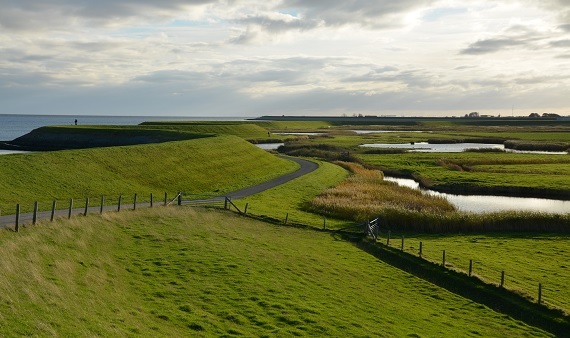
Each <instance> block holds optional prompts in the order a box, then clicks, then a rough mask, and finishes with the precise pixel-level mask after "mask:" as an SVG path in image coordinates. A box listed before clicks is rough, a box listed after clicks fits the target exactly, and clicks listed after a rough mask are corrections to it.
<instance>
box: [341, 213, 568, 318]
mask: <svg viewBox="0 0 570 338" xmlns="http://www.w3.org/2000/svg"><path fill="white" fill-rule="evenodd" d="M373 226H376V228H375V229H376V231H378V230H377V229H378V228H379V225H378V222H377V220H375V222H374V223H372V222H366V223H364V224H363V225H361V226H360V229H362V234H363V235H364V236H367V237H369V238H371V239H372V240H373V241H375V242H377V241H378V243H379V244H380V245H385V246H386V247H389V248H393V249H397V250H399V251H401V252H403V253H405V254H409V255H412V256H416V257H418V258H421V259H423V260H425V261H428V262H431V263H436V264H438V265H440V266H441V267H442V268H445V269H449V270H453V271H455V272H459V273H463V274H466V275H467V276H469V277H473V278H478V279H479V280H481V281H483V282H485V283H487V284H491V285H495V286H497V287H499V288H504V289H506V290H510V291H513V292H516V293H519V294H523V295H525V296H526V297H527V298H529V299H531V300H532V301H534V302H536V303H538V304H548V305H549V306H551V307H554V308H558V309H561V310H563V311H565V312H569V310H570V303H569V302H568V300H565V298H567V297H565V296H562V297H561V296H560V295H558V296H557V294H560V290H559V289H560V285H559V283H558V285H553V286H552V288H550V289H548V291H549V293H548V294H545V290H547V288H546V286H547V284H544V283H543V282H536V284H534V292H533V291H532V289H533V286H532V285H529V283H528V282H527V280H526V279H524V278H523V279H522V282H521V281H520V280H519V281H515V280H514V279H513V278H509V274H508V270H506V269H501V270H498V271H496V275H495V276H492V275H491V274H490V273H488V272H487V273H483V274H477V273H476V272H477V265H476V264H474V262H475V261H474V260H473V259H469V261H468V262H467V261H466V262H465V268H460V267H458V266H457V265H454V264H451V263H450V259H449V258H450V254H451V252H450V251H448V250H439V251H438V252H435V253H434V251H429V252H428V251H427V246H426V244H428V245H429V242H426V241H425V240H422V241H419V243H417V242H416V243H414V244H415V246H409V247H406V238H405V236H404V235H401V237H400V238H398V239H399V241H397V242H396V243H394V239H395V238H392V233H391V231H390V230H386V231H384V232H382V231H380V233H383V234H385V235H384V236H385V242H384V241H382V242H379V241H380V238H379V233H378V232H377V233H376V234H373V233H371V231H370V228H371V227H373ZM352 228H353V229H358V228H357V227H352ZM348 229H350V228H348ZM341 230H344V229H341ZM398 242H399V243H398ZM428 253H429V254H428ZM438 255H439V257H438ZM480 264H482V263H480ZM543 273H546V272H543ZM509 283H510V284H511V285H513V284H516V285H518V287H515V288H510V287H507V284H509ZM553 284H555V283H554V282H553ZM564 287H565V285H564ZM545 296H546V298H545ZM548 296H550V297H548Z"/></svg>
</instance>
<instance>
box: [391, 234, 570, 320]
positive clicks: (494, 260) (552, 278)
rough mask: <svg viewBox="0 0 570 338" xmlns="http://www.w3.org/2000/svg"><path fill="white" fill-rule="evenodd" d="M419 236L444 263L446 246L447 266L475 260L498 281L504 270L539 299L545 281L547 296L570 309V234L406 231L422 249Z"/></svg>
mask: <svg viewBox="0 0 570 338" xmlns="http://www.w3.org/2000/svg"><path fill="white" fill-rule="evenodd" d="M384 237H385V234H384ZM399 237H400V235H399V234H394V238H393V240H392V245H393V246H395V247H399V246H400V243H401V241H400V238H399ZM382 240H383V241H384V240H385V238H383V239H382ZM420 241H421V242H423V244H422V246H423V248H422V251H423V257H424V258H426V259H428V260H431V261H434V262H439V263H441V262H442V258H443V250H445V252H446V266H447V267H449V268H452V269H456V270H459V271H463V272H465V273H467V272H468V271H469V260H473V274H474V275H475V276H477V277H479V278H480V279H482V280H484V281H486V282H489V283H494V284H497V285H499V284H500V282H501V272H502V271H505V287H506V288H509V289H511V290H515V291H517V292H520V293H523V294H525V295H528V296H529V297H531V298H532V299H533V300H535V301H536V299H537V297H538V284H539V283H541V284H542V285H543V294H542V297H543V300H544V302H545V303H546V304H549V305H551V306H554V307H556V308H559V309H563V310H564V311H565V312H566V313H570V289H569V288H568V280H570V264H569V261H570V247H569V246H568V243H569V242H570V236H569V235H560V234H550V235H546V234H514V233H504V234H472V235H406V238H405V251H406V252H409V253H411V254H414V255H417V254H418V252H419V242H420Z"/></svg>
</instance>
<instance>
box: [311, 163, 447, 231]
mask: <svg viewBox="0 0 570 338" xmlns="http://www.w3.org/2000/svg"><path fill="white" fill-rule="evenodd" d="M338 164H339V165H341V166H344V167H345V168H347V169H348V170H350V171H351V172H352V175H351V176H350V177H349V178H348V179H347V180H345V181H344V182H342V183H341V184H339V185H338V186H336V187H334V188H331V189H327V190H326V191H324V192H323V193H321V194H319V196H317V197H316V198H314V199H313V200H312V201H311V202H310V204H309V209H310V210H313V211H319V212H321V213H324V214H325V215H328V216H334V217H336V218H341V219H349V220H354V221H365V220H367V219H372V218H375V217H377V216H378V215H383V214H390V213H392V212H393V210H394V211H396V210H398V211H401V212H413V213H422V214H425V213H435V214H441V213H447V212H450V211H453V210H454V209H455V208H454V207H453V206H452V205H451V204H450V203H449V202H448V201H447V200H445V199H444V198H440V197H435V196H428V195H424V194H422V193H421V192H420V191H418V190H413V189H410V188H406V187H400V186H398V185H396V184H395V183H392V182H387V181H384V179H383V175H382V173H381V172H380V171H378V170H371V169H365V168H363V167H362V166H360V165H358V164H354V163H347V162H338Z"/></svg>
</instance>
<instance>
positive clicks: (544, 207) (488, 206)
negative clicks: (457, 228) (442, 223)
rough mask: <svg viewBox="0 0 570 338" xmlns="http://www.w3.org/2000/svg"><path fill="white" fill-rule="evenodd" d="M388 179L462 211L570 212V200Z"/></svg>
mask: <svg viewBox="0 0 570 338" xmlns="http://www.w3.org/2000/svg"><path fill="white" fill-rule="evenodd" d="M384 179H385V180H386V181H391V182H395V183H397V184H398V185H401V186H405V187H408V188H412V189H418V190H421V191H422V192H423V193H425V194H429V195H434V196H441V197H444V198H446V199H447V200H448V201H449V202H450V203H451V204H453V205H454V206H455V207H456V208H457V209H459V210H461V211H469V212H475V213H484V212H493V211H506V210H520V211H540V212H548V213H559V214H565V213H570V201H559V200H551V199H546V198H526V197H505V196H482V195H453V194H446V193H441V192H437V191H433V190H428V189H420V185H419V184H418V182H416V181H414V180H410V179H405V178H394V177H385V178H384Z"/></svg>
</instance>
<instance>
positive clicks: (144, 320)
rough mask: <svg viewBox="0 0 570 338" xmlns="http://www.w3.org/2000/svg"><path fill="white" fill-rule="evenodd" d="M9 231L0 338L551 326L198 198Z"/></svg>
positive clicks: (346, 246)
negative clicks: (202, 205) (201, 204)
mask: <svg viewBox="0 0 570 338" xmlns="http://www.w3.org/2000/svg"><path fill="white" fill-rule="evenodd" d="M24 230H25V231H22V232H20V233H18V234H16V233H13V232H7V231H1V232H0V256H1V257H2V260H0V269H1V270H2V274H0V336H4V337H8V336H64V337H70V336H103V337H128V336H147V337H220V336H238V335H242V336H307V337H315V336H328V337H333V336H334V337H341V336H386V337H402V336H420V335H422V336H434V337H435V336H444V335H446V336H462V335H464V334H465V333H466V332H470V333H471V334H472V335H479V336H493V335H497V336H517V337H537V336H550V335H549V334H548V333H546V332H544V331H541V330H539V329H536V328H533V327H529V326H527V325H525V324H523V323H521V322H518V321H516V320H513V319H512V318H510V317H507V316H504V315H500V314H498V313H496V312H493V311H491V310H489V309H488V308H487V307H485V306H481V305H479V304H476V303H473V302H472V301H469V300H467V299H465V298H462V297H460V296H457V295H455V294H453V293H450V292H448V291H446V290H445V289H442V288H439V287H437V286H434V285H433V284H431V283H429V282H426V281H424V280H422V279H419V278H416V277H414V276H413V275H410V274H408V273H405V272H403V271H401V270H399V269H396V268H394V267H392V266H390V265H387V264H385V263H383V262H382V261H379V260H377V259H375V258H374V257H373V256H370V255H369V254H367V253H365V252H363V251H361V250H359V249H357V248H355V247H354V246H353V245H351V244H350V243H347V242H345V241H341V240H334V239H333V238H331V237H330V236H329V235H328V234H326V233H323V232H317V231H308V230H302V229H296V228H289V227H280V226H279V227H278V226H271V225H267V224H265V223H262V222H258V221H253V220H250V219H248V218H244V217H239V216H237V215H232V214H228V213H221V212H214V211H203V210H194V209H190V208H154V209H145V210H141V211H137V212H125V213H106V214H104V215H103V216H102V217H101V216H89V217H79V218H74V219H72V220H71V221H67V220H58V221H57V222H55V223H53V224H41V225H39V226H36V227H30V228H26V229H24Z"/></svg>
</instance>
